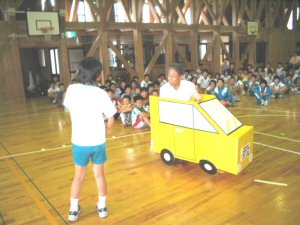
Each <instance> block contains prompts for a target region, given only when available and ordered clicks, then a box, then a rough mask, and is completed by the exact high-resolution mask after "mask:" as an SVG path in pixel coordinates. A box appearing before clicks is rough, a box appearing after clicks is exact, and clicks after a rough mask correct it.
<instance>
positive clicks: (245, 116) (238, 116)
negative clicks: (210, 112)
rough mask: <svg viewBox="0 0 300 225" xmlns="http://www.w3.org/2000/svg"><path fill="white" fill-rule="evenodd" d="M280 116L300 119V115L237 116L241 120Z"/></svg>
mask: <svg viewBox="0 0 300 225" xmlns="http://www.w3.org/2000/svg"><path fill="white" fill-rule="evenodd" d="M279 116H281V117H293V118H299V117H300V115H299V116H293V115H275V114H274V115H273V114H272V115H244V116H237V117H239V118H245V117H279Z"/></svg>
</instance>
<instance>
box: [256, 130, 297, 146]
mask: <svg viewBox="0 0 300 225" xmlns="http://www.w3.org/2000/svg"><path fill="white" fill-rule="evenodd" d="M253 133H254V134H260V135H264V136H268V137H273V138H278V139H283V140H287V141H293V142H297V143H300V140H297V139H292V138H287V137H281V136H277V135H273V134H266V133H261V132H258V131H254V132H253Z"/></svg>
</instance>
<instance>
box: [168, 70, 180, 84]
mask: <svg viewBox="0 0 300 225" xmlns="http://www.w3.org/2000/svg"><path fill="white" fill-rule="evenodd" d="M180 80H181V76H180V74H179V73H178V72H177V71H176V70H174V69H169V72H168V81H169V83H170V85H171V86H172V87H174V88H178V87H179V85H180Z"/></svg>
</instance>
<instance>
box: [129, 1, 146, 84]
mask: <svg viewBox="0 0 300 225" xmlns="http://www.w3.org/2000/svg"><path fill="white" fill-rule="evenodd" d="M143 3H144V1H140V0H133V1H132V9H133V10H132V12H133V13H132V14H133V19H134V21H135V23H136V28H135V29H134V30H133V41H134V60H135V64H134V65H135V70H136V72H137V74H138V77H139V80H143V79H144V72H145V68H144V47H143V35H142V32H141V30H140V27H141V22H142V9H143Z"/></svg>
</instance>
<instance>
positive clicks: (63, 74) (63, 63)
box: [58, 0, 71, 85]
mask: <svg viewBox="0 0 300 225" xmlns="http://www.w3.org/2000/svg"><path fill="white" fill-rule="evenodd" d="M59 5H60V7H59V8H60V13H59V23H60V33H61V35H60V41H59V50H58V53H59V63H60V65H59V66H60V80H61V82H63V83H65V85H68V84H69V83H70V81H71V74H70V60H69V53H68V43H67V38H66V35H65V34H66V30H65V23H66V19H65V16H66V15H65V7H66V6H65V1H63V0H60V1H59Z"/></svg>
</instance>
